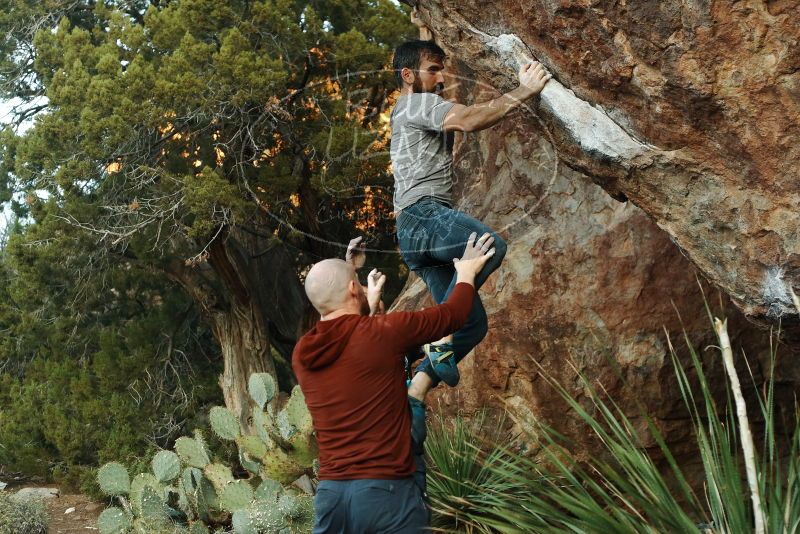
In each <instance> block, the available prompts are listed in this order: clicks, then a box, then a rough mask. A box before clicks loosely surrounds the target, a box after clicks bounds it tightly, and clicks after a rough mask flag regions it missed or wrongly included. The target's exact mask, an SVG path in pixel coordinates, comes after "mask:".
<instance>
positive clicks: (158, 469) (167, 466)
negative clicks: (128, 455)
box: [151, 451, 181, 483]
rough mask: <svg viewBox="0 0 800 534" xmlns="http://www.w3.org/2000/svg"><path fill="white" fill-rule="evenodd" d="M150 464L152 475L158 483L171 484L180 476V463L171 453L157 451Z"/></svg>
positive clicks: (175, 455)
mask: <svg viewBox="0 0 800 534" xmlns="http://www.w3.org/2000/svg"><path fill="white" fill-rule="evenodd" d="M151 463H152V467H153V474H154V475H155V476H156V479H158V481H159V482H164V483H168V482H172V481H173V480H175V479H176V478H177V477H178V475H180V474H181V461H180V459H179V458H178V455H177V454H175V453H174V452H172V451H159V452H158V453H156V455H155V456H153V461H152V462H151Z"/></svg>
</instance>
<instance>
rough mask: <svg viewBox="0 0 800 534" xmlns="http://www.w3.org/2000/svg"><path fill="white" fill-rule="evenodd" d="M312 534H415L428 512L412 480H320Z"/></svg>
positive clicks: (424, 526) (425, 528)
mask: <svg viewBox="0 0 800 534" xmlns="http://www.w3.org/2000/svg"><path fill="white" fill-rule="evenodd" d="M314 512H315V518H314V530H313V531H312V532H313V534H383V533H387V534H388V533H397V534H417V533H419V532H427V531H428V520H429V515H428V508H427V506H426V505H425V501H424V499H423V496H422V491H421V490H420V488H419V486H418V485H417V484H416V483H415V481H414V478H413V477H409V478H403V479H399V480H373V479H365V480H323V481H321V482H320V483H319V486H318V487H317V495H316V497H315V498H314Z"/></svg>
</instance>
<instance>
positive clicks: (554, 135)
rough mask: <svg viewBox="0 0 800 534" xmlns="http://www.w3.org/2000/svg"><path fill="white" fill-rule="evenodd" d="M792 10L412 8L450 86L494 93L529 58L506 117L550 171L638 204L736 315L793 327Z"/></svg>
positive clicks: (798, 256) (752, 4)
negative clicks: (531, 71) (531, 131)
mask: <svg viewBox="0 0 800 534" xmlns="http://www.w3.org/2000/svg"><path fill="white" fill-rule="evenodd" d="M798 8H800V2H797V1H793V0H785V1H781V0H776V1H769V2H758V1H755V0H753V1H749V0H748V1H742V2H735V3H733V4H731V3H727V2H716V3H714V2H683V3H681V2H675V1H668V2H663V1H656V0H644V1H637V2H631V1H624V0H623V1H621V2H616V1H614V2H610V1H605V0H600V1H591V2H590V1H587V0H561V1H551V0H534V1H532V2H517V1H508V0H500V1H498V2H493V3H492V8H491V9H486V7H485V3H483V2H476V1H469V0H468V1H454V0H422V1H421V2H420V10H421V15H422V18H423V20H425V21H426V22H427V23H428V24H429V26H430V27H431V28H432V29H433V31H434V34H435V37H436V41H437V43H439V44H440V45H442V46H443V47H444V48H445V49H446V50H447V51H448V53H450V54H451V57H453V58H458V59H459V60H461V61H463V62H464V63H463V67H462V70H461V71H460V72H459V74H461V76H464V77H466V78H469V79H472V80H477V81H478V82H479V83H485V84H487V85H488V86H491V87H493V88H495V89H497V90H499V91H506V90H509V89H512V88H513V87H515V86H516V80H517V77H516V71H517V68H518V66H519V65H520V63H521V62H524V61H527V60H530V59H531V58H533V59H537V60H539V61H541V62H542V63H543V64H544V65H545V66H546V67H547V68H548V70H549V71H550V72H551V73H552V74H553V80H551V81H550V82H549V83H548V85H547V87H545V90H544V92H543V93H542V95H541V100H540V102H538V103H536V104H534V105H533V106H532V108H533V109H532V112H528V113H523V114H522V116H520V117H518V118H517V121H518V122H525V123H531V124H536V123H537V118H538V119H539V121H540V122H541V125H542V127H543V129H544V130H546V131H547V132H548V133H549V135H550V136H551V142H552V144H553V146H554V148H555V149H556V150H557V151H558V153H559V159H560V161H561V162H562V163H564V164H565V165H568V166H569V167H571V168H573V169H575V170H578V171H580V172H582V173H583V174H585V175H587V176H589V177H591V179H592V180H593V181H594V182H596V183H598V184H599V185H600V186H602V187H603V188H604V189H605V190H606V191H607V192H609V193H610V194H611V195H612V196H614V197H616V198H620V199H622V198H627V199H629V200H630V201H631V202H633V203H634V204H635V205H636V206H638V207H640V208H641V209H642V210H643V211H644V212H645V213H646V214H647V215H648V216H649V217H650V218H651V219H653V220H654V221H655V224H656V225H657V226H658V227H659V228H661V229H662V230H664V231H665V232H666V233H667V234H668V235H669V236H670V238H671V239H672V240H673V241H674V243H676V244H677V245H678V246H679V247H680V248H681V249H682V250H683V251H684V253H685V254H686V256H687V257H688V258H689V259H690V260H691V262H692V263H693V264H694V265H696V266H697V267H698V268H699V269H700V270H701V271H702V273H703V275H704V276H705V277H706V278H707V279H708V280H710V281H711V282H712V283H713V284H715V285H716V286H717V287H719V288H721V289H722V290H723V291H724V292H725V293H726V294H728V295H729V296H730V297H731V298H732V300H733V302H734V303H735V304H736V305H737V306H738V307H739V308H740V309H741V310H743V311H744V312H745V313H746V314H747V315H748V316H751V317H754V318H757V319H759V320H761V321H764V322H768V321H771V322H773V323H774V322H775V319H777V318H781V317H783V318H784V319H787V318H788V319H790V321H791V320H794V321H796V312H795V310H794V308H793V307H792V305H791V298H790V294H789V287H790V286H794V288H795V289H800V232H798V228H799V227H800V209H798V206H800V180H798V179H797V174H798V171H800V143H798V141H799V140H800V24H797V20H796V12H797V10H798ZM459 81H463V80H459ZM495 135H497V133H496V134H495ZM525 157H526V156H525V155H522V156H521V157H520V158H519V159H518V160H516V163H520V161H521V160H523V159H525ZM784 322H785V321H784Z"/></svg>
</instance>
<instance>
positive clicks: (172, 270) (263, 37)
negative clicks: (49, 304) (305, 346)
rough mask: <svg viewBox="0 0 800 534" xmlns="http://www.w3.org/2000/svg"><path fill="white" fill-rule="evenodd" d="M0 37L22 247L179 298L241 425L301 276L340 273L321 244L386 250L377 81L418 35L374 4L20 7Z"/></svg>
mask: <svg viewBox="0 0 800 534" xmlns="http://www.w3.org/2000/svg"><path fill="white" fill-rule="evenodd" d="M0 29H2V30H3V31H4V32H5V35H6V38H5V41H4V42H3V46H2V48H0V50H1V51H2V58H0V67H2V68H0V87H1V88H2V95H3V96H4V97H5V98H10V97H17V98H21V99H22V101H23V102H27V103H28V104H27V107H26V106H23V107H22V108H20V110H18V111H19V114H18V118H19V119H20V120H22V119H24V118H26V117H27V116H29V115H35V121H34V126H33V127H32V128H31V129H29V130H27V131H26V132H25V133H24V134H21V135H20V134H17V133H15V132H14V131H13V130H12V129H10V128H7V129H6V130H5V131H4V132H3V133H2V136H1V137H0V150H2V152H0V184H4V185H3V187H0V194H2V191H3V190H4V188H5V190H6V193H5V198H8V194H9V193H8V192H9V191H12V190H13V191H16V192H17V193H18V194H21V195H22V198H24V199H27V202H20V203H18V204H16V209H17V211H18V213H19V214H20V215H21V216H23V217H29V220H30V221H32V222H30V227H29V228H26V229H25V230H24V231H23V232H22V234H21V237H20V238H19V239H20V242H21V243H22V242H24V245H23V244H21V245H20V246H29V247H33V248H38V249H41V250H39V252H38V254H40V255H41V256H42V257H46V258H48V260H42V261H43V262H44V263H47V262H48V261H52V265H50V264H49V263H48V265H47V266H45V265H39V267H38V268H42V269H47V268H53V269H56V270H59V272H58V273H57V276H59V277H63V278H61V280H62V281H64V282H65V283H75V284H81V283H82V282H83V281H85V280H90V279H91V280H93V279H95V278H96V277H98V276H102V273H104V272H106V271H107V270H108V269H113V268H116V269H119V268H127V267H128V266H129V267H130V268H132V269H142V270H148V269H149V270H152V271H154V272H156V271H157V272H159V273H161V276H162V277H164V278H165V279H166V280H169V281H171V282H172V283H174V284H177V285H178V286H179V287H180V288H182V290H183V291H184V292H185V294H186V295H188V296H189V297H190V298H191V300H192V302H193V303H194V305H195V306H196V309H197V310H198V311H199V313H200V314H202V316H203V317H204V318H205V320H206V321H207V323H208V325H209V327H210V329H211V331H212V332H213V335H214V337H215V339H216V341H217V342H218V343H219V347H220V353H221V355H222V358H223V361H224V371H223V374H222V376H221V377H220V385H221V386H222V390H223V394H224V397H225V403H226V405H227V406H228V407H229V408H230V409H231V410H232V411H233V412H234V413H236V414H239V415H240V417H242V416H243V415H244V414H245V413H246V412H247V410H246V408H247V402H248V401H247V393H246V382H247V380H246V379H247V377H248V376H249V375H250V374H251V373H253V372H266V373H270V374H272V375H273V376H276V375H278V372H277V367H278V366H280V364H281V363H282V364H283V365H284V366H285V365H286V363H287V360H288V358H289V356H290V353H291V350H292V348H293V344H294V342H295V340H296V339H297V337H298V335H299V333H300V331H301V328H302V324H303V322H304V320H305V319H306V318H307V317H308V316H309V315H310V311H309V306H308V304H307V302H306V300H305V297H304V295H303V292H302V287H301V283H300V282H301V276H300V275H301V274H302V272H303V270H304V269H305V268H306V267H307V266H308V265H309V264H310V263H311V262H313V261H316V260H318V259H320V258H322V257H326V256H342V255H343V250H342V249H340V248H339V247H337V246H335V245H333V244H334V243H346V242H347V240H348V239H349V237H351V236H352V234H353V232H354V231H356V229H360V230H362V231H368V232H370V234H371V236H372V237H373V240H374V243H375V244H376V245H377V246H379V247H383V248H386V249H388V248H391V247H392V245H391V234H392V228H391V222H390V220H389V218H388V217H387V215H388V212H389V210H390V195H389V194H388V191H387V189H388V186H389V184H390V183H391V175H390V173H389V169H388V166H389V157H388V153H387V152H388V147H387V142H388V140H387V136H386V134H387V117H386V113H385V111H386V107H387V104H389V103H390V102H391V99H392V98H393V91H394V82H393V75H392V73H391V72H390V71H388V70H386V69H385V66H386V65H387V63H388V61H389V58H390V54H391V50H392V49H393V48H394V46H396V45H397V44H398V43H399V42H401V41H402V40H404V39H406V38H409V37H413V34H414V32H413V28H412V26H411V25H410V24H409V22H408V17H407V13H405V12H404V10H403V9H401V8H400V7H398V6H397V5H395V4H394V3H393V2H391V1H389V0H370V1H364V0H332V1H331V0H328V1H310V2H305V1H298V0H270V1H232V2H218V1H216V0H180V1H178V0H173V1H163V0H161V1H159V0H151V1H150V2H142V1H138V2H98V3H96V2H94V1H91V2H59V1H55V2H45V3H38V2H29V1H22V0H16V1H12V2H9V3H6V4H5V7H4V8H3V9H2V11H0ZM41 97H46V100H45V99H43V98H41ZM39 106H43V107H39ZM30 110H32V111H30ZM35 227H38V228H35ZM67 227H69V228H71V229H74V230H75V231H76V232H72V231H65V230H64V229H65V228H67ZM78 236H80V237H78ZM78 243H80V244H78ZM76 247H86V249H84V250H83V251H82V252H80V253H79V252H78V249H76ZM87 249H88V250H87ZM65 254H67V255H69V254H75V257H76V258H79V259H84V260H86V263H83V264H81V263H80V261H78V260H75V261H73V259H69V260H68V259H67V258H66V257H64V255H65ZM378 259H379V260H380V261H382V262H383V263H384V264H385V266H386V267H388V268H389V269H390V270H394V271H395V272H397V271H398V270H399V267H398V263H399V262H398V258H397V257H396V256H391V255H386V256H385V257H382V258H378ZM90 273H91V274H90ZM90 286H91V284H89V285H88V286H87V288H88V287H90ZM87 290H90V289H84V291H87ZM273 348H274V349H276V351H273V350H272V349H273ZM276 357H277V358H278V360H279V361H278V362H277V364H276V360H275V358H276ZM280 360H283V361H282V362H281V361H280ZM278 378H279V380H282V381H283V382H284V384H283V387H284V389H285V388H286V387H287V386H289V385H290V384H286V383H285V382H286V380H287V378H286V377H285V376H278ZM288 380H290V379H288Z"/></svg>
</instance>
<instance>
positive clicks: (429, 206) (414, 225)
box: [397, 199, 506, 385]
mask: <svg viewBox="0 0 800 534" xmlns="http://www.w3.org/2000/svg"><path fill="white" fill-rule="evenodd" d="M473 232H474V233H477V234H478V235H479V236H480V235H483V234H484V233H487V232H488V233H490V234H491V235H492V236H493V237H494V244H493V246H494V247H495V254H494V256H492V258H491V259H489V261H488V262H487V264H486V266H484V268H483V269H482V270H481V272H480V273H479V274H478V276H477V277H476V279H475V287H476V288H480V287H481V286H482V285H483V283H484V282H485V281H486V279H487V278H488V277H489V275H490V274H492V272H493V271H495V270H496V269H497V268H498V267H499V266H500V263H501V262H502V260H503V258H504V257H505V253H506V243H505V241H504V240H503V239H502V238H501V237H500V236H498V235H497V234H496V233H494V232H493V231H492V230H491V229H490V228H489V227H488V226H486V225H484V224H483V223H481V222H480V221H478V220H476V219H474V218H472V217H470V216H469V215H467V214H465V213H463V212H459V211H457V210H454V209H451V208H449V207H447V206H446V205H444V204H442V203H440V202H437V201H434V200H430V199H424V200H421V201H420V202H417V203H416V204H414V205H412V206H409V207H408V208H406V209H404V210H403V211H401V212H400V216H399V217H398V222H397V235H398V241H399V243H400V250H401V252H402V254H403V259H404V260H405V261H406V263H407V264H408V266H409V268H410V269H412V270H414V271H415V272H416V273H417V274H419V275H420V277H421V278H422V279H423V280H424V281H425V283H426V285H427V286H428V289H429V290H430V292H431V295H432V296H433V299H434V300H435V301H436V302H437V303H441V302H443V301H444V300H445V299H446V298H447V296H448V295H449V294H450V292H451V291H452V290H453V288H454V287H455V283H456V276H455V268H454V267H453V258H457V257H460V256H461V254H462V253H463V251H464V247H465V246H466V243H467V240H468V239H469V236H470V235H471V234H472V233H473ZM487 329H488V323H487V318H486V311H485V310H484V308H483V304H482V302H481V300H480V297H479V296H478V295H477V294H476V296H475V300H474V302H473V308H472V311H471V312H470V315H469V318H468V319H467V322H466V324H465V325H464V326H463V327H462V328H461V329H460V330H459V331H457V332H455V333H454V334H453V341H452V345H451V346H450V347H441V349H442V350H445V351H447V350H452V351H453V358H454V361H455V363H457V362H459V361H461V360H462V359H463V358H464V357H465V356H466V355H467V354H468V353H469V352H470V351H471V350H472V349H473V348H474V347H475V346H476V345H477V344H478V343H480V341H481V340H482V339H483V338H484V337H485V336H486V332H487ZM438 367H439V366H437V368H438ZM417 371H418V372H419V371H423V372H426V373H427V374H429V375H431V377H432V378H434V385H435V383H438V380H437V379H438V378H439V377H438V376H437V375H436V373H432V372H431V362H430V359H425V360H424V361H423V362H422V363H421V364H420V365H419V367H418V368H417ZM450 372H451V373H452V375H451V376H448V377H446V379H445V381H446V382H447V383H448V384H450V385H455V383H457V382H458V371H457V368H455V366H453V367H452V368H451V369H450V370H449V371H448V370H447V369H444V372H442V370H440V373H439V374H442V375H444V374H445V373H450ZM443 378H445V377H444V376H443Z"/></svg>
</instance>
